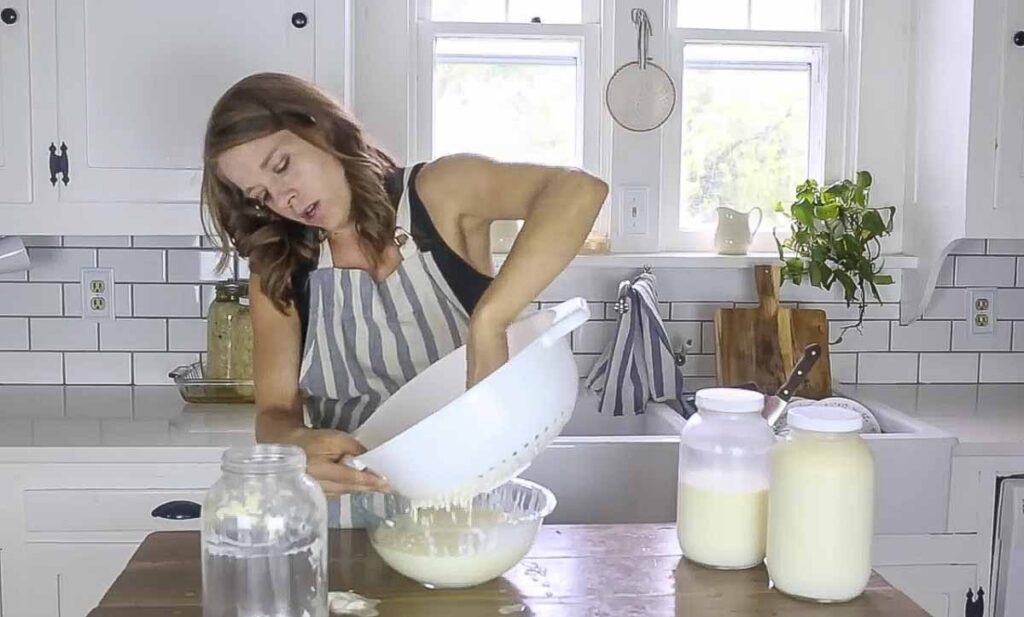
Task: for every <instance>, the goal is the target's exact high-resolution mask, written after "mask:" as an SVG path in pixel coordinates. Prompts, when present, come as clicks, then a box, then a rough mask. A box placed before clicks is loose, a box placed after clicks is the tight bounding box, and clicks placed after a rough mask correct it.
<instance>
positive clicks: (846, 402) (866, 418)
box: [786, 396, 882, 433]
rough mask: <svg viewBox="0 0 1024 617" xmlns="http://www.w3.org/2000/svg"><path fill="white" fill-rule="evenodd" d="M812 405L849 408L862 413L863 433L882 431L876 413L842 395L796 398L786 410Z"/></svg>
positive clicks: (861, 430)
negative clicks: (822, 397) (816, 398)
mask: <svg viewBox="0 0 1024 617" xmlns="http://www.w3.org/2000/svg"><path fill="white" fill-rule="evenodd" d="M811 405H817V406H822V407H840V408H842V409H849V410H850V411H853V412H856V413H858V414H860V417H861V419H862V420H863V422H864V426H863V427H862V428H861V429H860V432H861V433H881V432H882V427H881V426H879V425H878V420H877V419H876V418H875V414H873V413H871V410H870V409H868V408H867V407H865V406H864V405H862V404H860V403H858V402H857V401H855V400H853V399H848V398H843V397H841V396H833V397H829V398H826V399H822V400H820V401H816V400H813V399H807V398H800V399H797V398H795V399H793V400H792V401H790V403H789V404H788V405H786V411H787V412H788V411H789V410H790V409H798V408H800V407H808V406H811Z"/></svg>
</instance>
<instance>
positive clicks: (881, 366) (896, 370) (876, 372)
mask: <svg viewBox="0 0 1024 617" xmlns="http://www.w3.org/2000/svg"><path fill="white" fill-rule="evenodd" d="M917 369H918V355H917V354H916V353H862V354H860V358H858V361H857V381H859V382H860V383H917Z"/></svg>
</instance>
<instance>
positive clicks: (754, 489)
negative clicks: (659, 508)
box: [676, 388, 775, 569]
mask: <svg viewBox="0 0 1024 617" xmlns="http://www.w3.org/2000/svg"><path fill="white" fill-rule="evenodd" d="M696 403H697V413H696V414H694V415H693V416H691V418H690V420H689V421H688V422H687V423H686V426H685V427H684V428H683V432H682V436H681V439H680V443H679V493H678V495H679V497H678V510H677V519H676V520H677V523H676V530H677V532H678V534H679V546H680V548H682V551H683V555H684V556H685V557H686V558H687V559H689V560H690V561H694V562H696V563H699V564H702V565H705V566H709V567H712V568H721V569H743V568H751V567H753V566H756V565H758V564H759V563H761V561H762V560H763V559H764V549H765V525H766V523H767V507H768V452H769V451H770V449H771V446H772V444H773V443H774V441H775V437H774V434H773V433H772V430H771V429H770V428H769V427H768V423H767V422H766V421H765V420H764V418H762V417H761V411H762V409H763V408H764V396H762V395H761V394H760V393H757V392H752V391H749V390H741V389H734V388H708V389H705V390H700V391H699V392H697V396H696Z"/></svg>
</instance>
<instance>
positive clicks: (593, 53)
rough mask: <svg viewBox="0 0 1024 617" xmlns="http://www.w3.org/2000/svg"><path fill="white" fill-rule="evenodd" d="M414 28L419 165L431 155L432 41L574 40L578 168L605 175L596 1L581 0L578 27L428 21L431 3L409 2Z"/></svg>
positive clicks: (414, 131)
mask: <svg viewBox="0 0 1024 617" xmlns="http://www.w3.org/2000/svg"><path fill="white" fill-rule="evenodd" d="M409 1H410V12H411V15H412V21H413V24H414V26H413V28H411V35H412V38H413V41H414V42H413V46H412V47H413V49H414V50H415V58H414V59H413V62H414V66H415V67H416V69H415V70H414V71H410V95H411V96H410V99H411V105H410V117H409V121H410V152H412V153H413V158H414V159H415V160H419V161H426V160H430V159H431V158H432V157H433V132H434V126H433V125H434V113H433V102H434V96H433V87H434V46H433V43H434V41H435V40H436V39H437V38H439V37H449V36H451V37H480V38H501V37H509V38H536V39H574V40H577V41H579V44H580V51H581V54H580V56H581V57H580V61H579V68H580V71H581V73H580V74H581V75H582V76H583V79H582V80H579V81H578V91H577V94H578V96H577V101H578V102H579V109H578V110H577V118H579V125H578V126H577V132H576V134H577V139H578V140H579V141H580V142H581V143H579V144H578V145H577V147H579V148H580V151H581V153H582V157H581V158H582V166H583V168H585V169H587V170H590V171H592V172H594V173H597V174H600V175H604V171H605V161H604V159H603V158H602V150H603V148H602V144H603V143H604V142H605V139H603V133H604V130H603V129H602V105H603V102H604V90H603V88H602V87H601V64H602V56H601V25H600V19H601V0H583V21H584V23H582V24H534V23H500V22H498V23H478V22H445V21H432V20H430V0H409Z"/></svg>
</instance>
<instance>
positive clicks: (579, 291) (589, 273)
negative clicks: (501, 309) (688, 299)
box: [537, 267, 667, 302]
mask: <svg viewBox="0 0 1024 617" xmlns="http://www.w3.org/2000/svg"><path fill="white" fill-rule="evenodd" d="M636 273H637V271H636V270H635V269H633V268H577V267H569V268H568V269H566V270H565V271H564V272H562V273H561V274H559V275H558V276H557V277H556V278H555V280H554V281H552V282H551V284H550V285H548V286H547V288H546V289H545V290H544V291H542V292H541V293H540V295H539V296H537V300H539V301H541V302H559V301H562V300H565V299H567V298H573V297H577V296H578V297H581V298H583V299H585V300H588V301H602V302H614V301H615V299H616V296H617V294H618V289H619V283H620V282H621V281H623V280H627V279H632V278H634V277H635V276H636ZM658 281H659V295H661V296H664V295H665V294H664V292H663V291H662V290H661V288H660V287H661V286H660V282H661V278H660V277H659V279H658ZM666 297H667V296H666Z"/></svg>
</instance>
